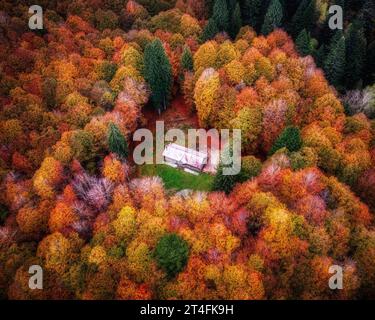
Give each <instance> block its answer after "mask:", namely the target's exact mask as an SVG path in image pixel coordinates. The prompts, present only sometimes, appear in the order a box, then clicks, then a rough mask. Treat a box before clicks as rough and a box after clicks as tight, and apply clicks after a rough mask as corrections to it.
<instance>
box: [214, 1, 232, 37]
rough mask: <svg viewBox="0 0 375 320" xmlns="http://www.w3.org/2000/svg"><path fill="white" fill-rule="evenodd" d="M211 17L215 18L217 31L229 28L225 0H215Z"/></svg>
mask: <svg viewBox="0 0 375 320" xmlns="http://www.w3.org/2000/svg"><path fill="white" fill-rule="evenodd" d="M212 19H214V20H215V22H216V26H217V28H218V29H219V31H228V28H229V11H228V6H227V2H226V0H215V3H214V7H213V11H212Z"/></svg>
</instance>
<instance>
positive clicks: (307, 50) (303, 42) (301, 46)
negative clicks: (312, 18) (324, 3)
mask: <svg viewBox="0 0 375 320" xmlns="http://www.w3.org/2000/svg"><path fill="white" fill-rule="evenodd" d="M296 47H297V50H298V52H299V53H300V54H301V55H302V56H308V55H309V54H311V53H312V45H311V37H310V35H309V34H308V32H307V31H306V29H303V30H302V31H301V32H300V34H299V35H298V37H297V39H296Z"/></svg>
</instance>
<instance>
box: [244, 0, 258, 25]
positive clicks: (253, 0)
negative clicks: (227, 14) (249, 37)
mask: <svg viewBox="0 0 375 320" xmlns="http://www.w3.org/2000/svg"><path fill="white" fill-rule="evenodd" d="M261 7H262V0H244V1H242V4H241V12H242V20H243V23H244V24H246V25H249V26H251V27H253V28H256V26H257V25H258V24H259V20H260V12H261Z"/></svg>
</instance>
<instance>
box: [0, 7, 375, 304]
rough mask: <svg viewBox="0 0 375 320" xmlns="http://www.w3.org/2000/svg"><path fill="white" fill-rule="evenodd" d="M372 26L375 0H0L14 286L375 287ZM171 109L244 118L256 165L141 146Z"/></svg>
mask: <svg viewBox="0 0 375 320" xmlns="http://www.w3.org/2000/svg"><path fill="white" fill-rule="evenodd" d="M32 5H38V6H39V7H40V8H42V10H43V12H42V18H43V21H42V24H43V25H42V27H41V28H30V22H29V20H30V19H31V18H30V17H31V16H32V15H33V14H34V13H33V12H30V11H29V8H30V6H32ZM333 5H336V7H337V6H339V7H340V8H342V12H343V17H342V28H336V29H332V28H331V27H330V23H329V20H330V18H331V16H332V12H331V9H330V8H331V7H332V6H333ZM336 22H337V21H336ZM374 26H375V2H374V1H372V0H341V1H331V0H293V1H286V0H266V1H260V0H239V1H237V0H206V1H205V0H177V1H176V0H160V1H152V0H74V1H67V0H60V1H58V0H53V1H48V0H37V1H26V0H25V1H19V0H16V1H13V0H3V1H1V2H0V191H1V192H0V300H8V299H9V300H25V299H26V300H34V299H43V300H49V299H69V300H70V299H84V300H102V299H120V300H138V299H140V300H144V299H153V300H164V299H166V300H168V299H169V300H186V299H190V300H203V299H210V300H211V299H212V300H217V299H222V300H261V299H270V300H276V299H277V300H278V299H280V300H284V299H291V300H295V299H303V300H313V299H323V300H331V299H339V300H354V299H375V263H374V262H375V221H374V219H375V28H374ZM157 120H162V121H164V122H165V124H166V129H169V128H179V129H181V130H187V129H189V128H202V129H218V130H220V129H240V130H241V141H240V143H241V170H240V172H239V173H238V174H236V175H225V174H224V173H223V167H224V164H223V163H222V160H220V163H219V164H218V167H217V168H216V170H215V172H214V173H212V172H201V173H199V174H197V175H193V174H192V173H188V172H185V171H183V170H180V169H179V168H174V167H171V166H167V165H159V164H155V165H154V164H144V165H138V164H136V163H135V162H134V159H133V157H132V152H133V150H134V148H135V147H136V143H135V142H134V141H133V134H134V132H135V131H136V130H137V129H139V128H149V129H150V130H154V128H155V122H156V121H157ZM30 266H38V267H39V268H40V269H41V270H42V272H43V289H38V288H37V289H35V288H31V287H30V276H31V275H32V274H30ZM332 266H336V267H337V266H338V267H340V268H341V269H340V270H342V273H343V283H342V287H341V288H339V290H333V289H332V288H331V287H330V285H329V283H330V278H331V277H332V272H331V268H332Z"/></svg>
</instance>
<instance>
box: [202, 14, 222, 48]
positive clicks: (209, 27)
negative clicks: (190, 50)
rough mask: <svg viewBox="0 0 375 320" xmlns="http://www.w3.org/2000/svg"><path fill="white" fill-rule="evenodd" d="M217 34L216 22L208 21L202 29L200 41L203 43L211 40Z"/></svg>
mask: <svg viewBox="0 0 375 320" xmlns="http://www.w3.org/2000/svg"><path fill="white" fill-rule="evenodd" d="M218 32H219V29H218V27H217V25H216V21H215V20H214V19H212V18H211V19H209V20H208V23H207V24H206V27H205V28H204V29H203V33H202V40H203V42H205V41H208V40H211V39H212V38H214V37H215V35H216V34H217V33H218Z"/></svg>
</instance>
